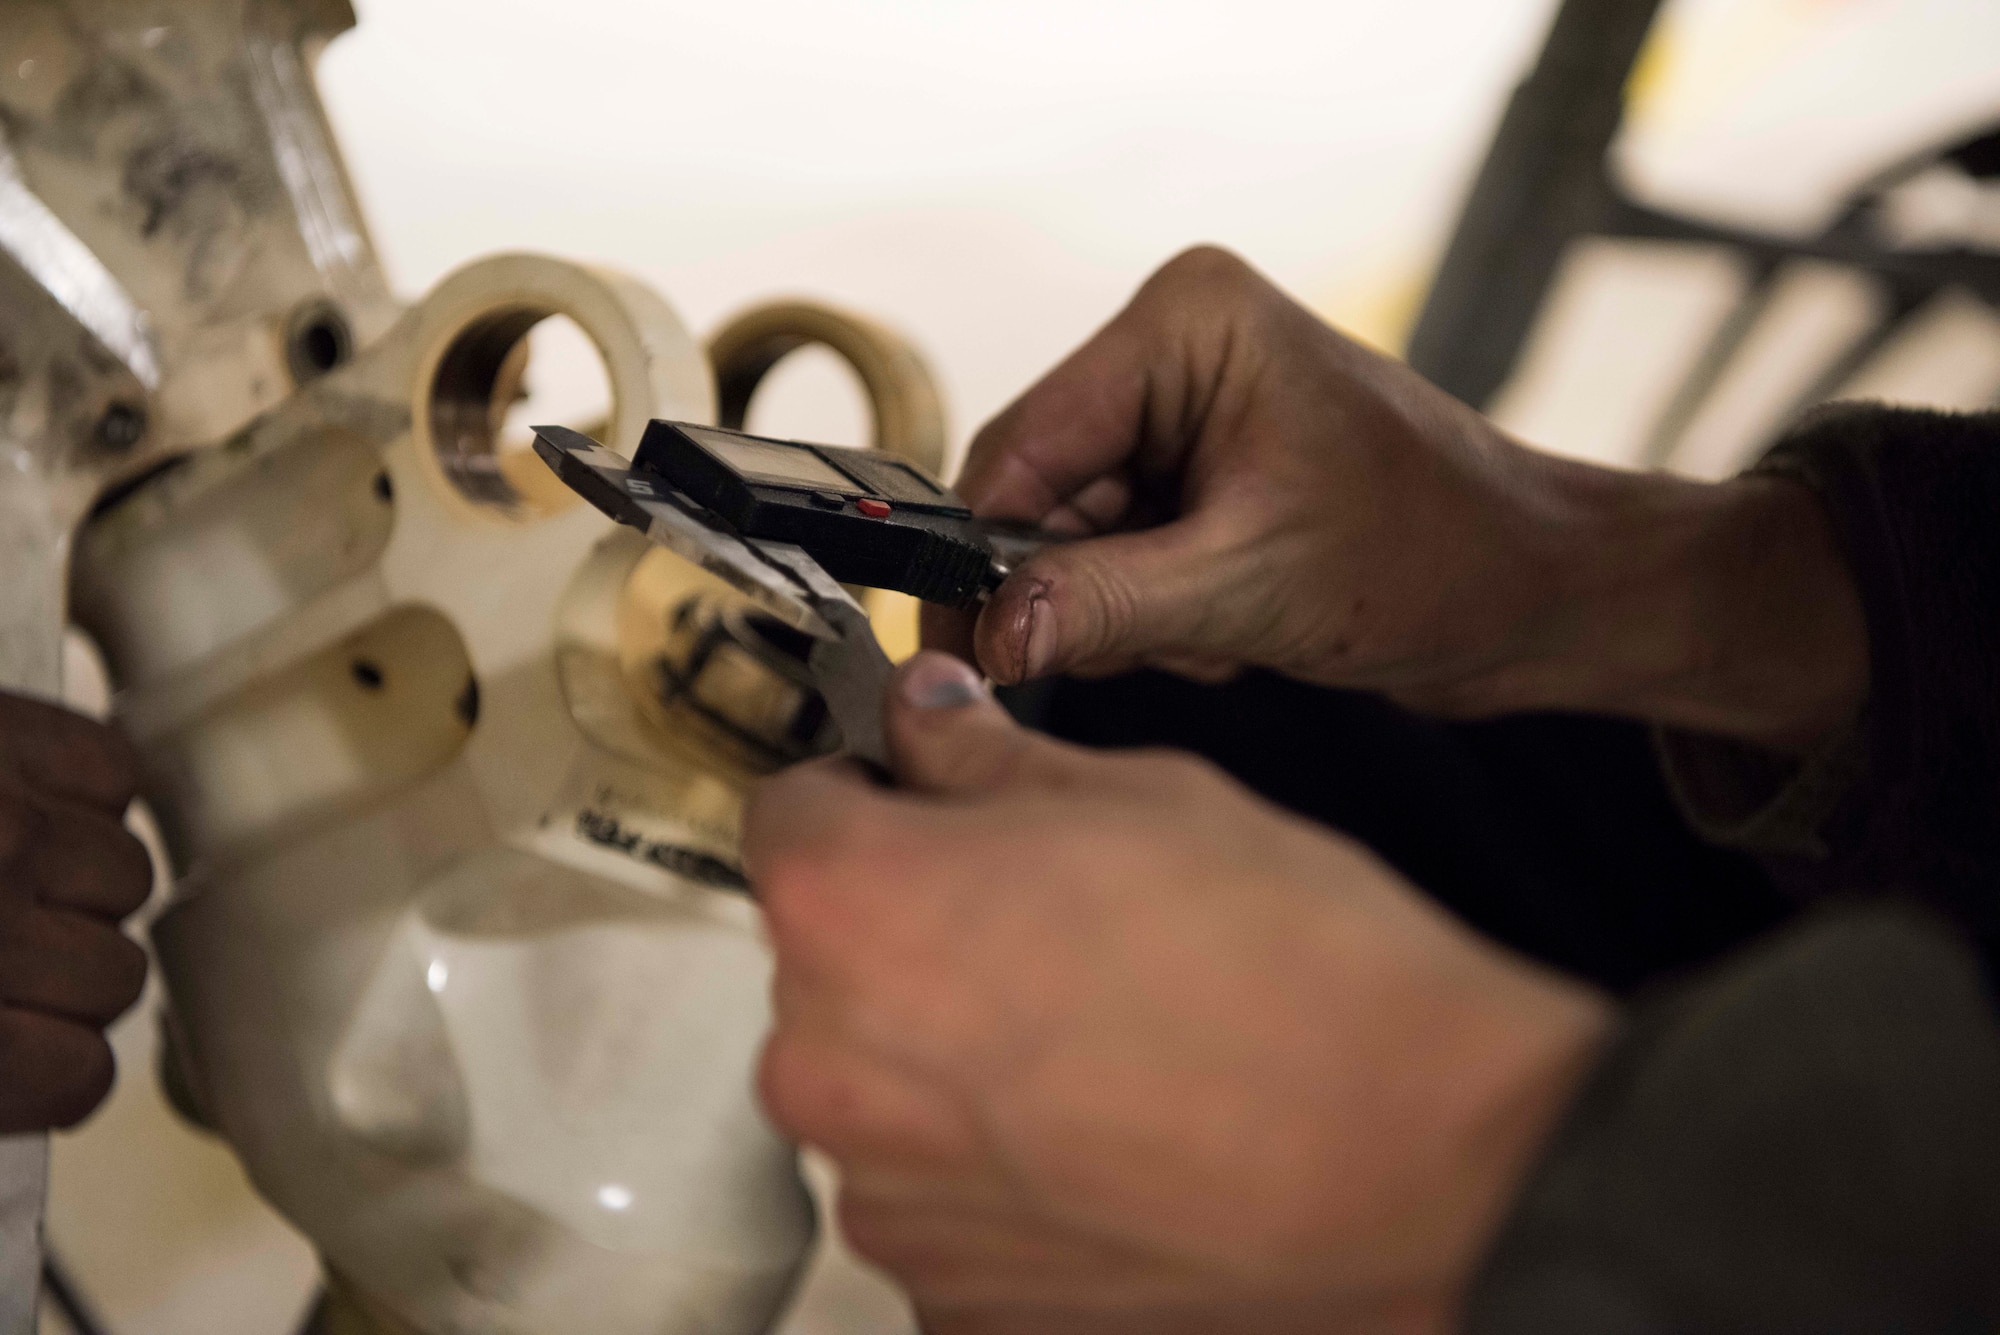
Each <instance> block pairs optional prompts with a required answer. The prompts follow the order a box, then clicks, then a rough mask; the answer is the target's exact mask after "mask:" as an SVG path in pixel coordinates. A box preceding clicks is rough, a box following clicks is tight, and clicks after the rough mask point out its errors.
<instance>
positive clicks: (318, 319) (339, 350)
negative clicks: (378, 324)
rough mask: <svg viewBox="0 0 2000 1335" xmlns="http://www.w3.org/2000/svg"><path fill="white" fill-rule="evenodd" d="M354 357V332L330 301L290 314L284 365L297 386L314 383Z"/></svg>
mask: <svg viewBox="0 0 2000 1335" xmlns="http://www.w3.org/2000/svg"><path fill="white" fill-rule="evenodd" d="M353 356H354V331H353V329H352V328H350V327H349V325H348V323H347V317H346V316H345V315H342V314H341V313H340V308H339V307H338V306H335V305H334V304H333V303H332V302H330V301H309V302H306V303H305V304H304V305H302V306H300V307H299V308H298V309H297V310H296V311H294V312H293V313H292V318H291V321H290V323H289V325H288V326H287V328H286V332H285V364H286V367H287V369H289V370H290V371H291V373H292V379H293V381H294V382H296V383H298V384H301V385H303V384H305V383H307V382H308V381H312V380H317V379H319V378H320V377H321V376H323V375H325V374H326V373H327V372H328V371H331V370H333V369H334V368H335V367H338V366H344V365H345V364H346V363H347V361H348V359H349V358H351V357H353Z"/></svg>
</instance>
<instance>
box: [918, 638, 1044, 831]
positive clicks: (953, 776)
mask: <svg viewBox="0 0 2000 1335" xmlns="http://www.w3.org/2000/svg"><path fill="white" fill-rule="evenodd" d="M882 731H883V735H884V737H885V738H886V739H887V741H888V744H889V762H890V768H891V769H893V770H894V771H895V774H896V783H897V785H898V786H899V787H901V788H905V789H908V790H910V791H912V792H918V793H933V794H937V795H939V796H957V795H961V794H973V793H984V792H991V791H992V790H994V789H997V788H1002V787H1006V786H1008V785H1010V784H1013V783H1017V782H1021V781H1023V780H1026V781H1029V782H1033V781H1036V780H1037V779H1041V780H1053V779H1057V778H1059V777H1060V776H1061V775H1063V774H1066V773H1068V771H1069V769H1070V768H1071V764H1072V757H1071V751H1070V748H1069V747H1066V746H1064V745H1063V744H1062V743H1060V742H1056V741H1053V740H1051V739H1049V738H1047V737H1041V736H1038V735H1036V734H1035V733H1032V732H1029V731H1028V730H1027V729H1026V728H1023V727H1022V726H1021V725H1020V724H1018V723H1016V722H1014V720H1013V719H1012V718H1010V717H1008V714H1007V711H1006V710H1004V709H1002V708H1001V707H1000V704H999V702H998V701H997V700H995V699H994V698H993V695H992V693H991V692H990V691H988V690H987V689H986V684H985V683H984V682H983V681H981V680H980V679H979V674H978V673H977V672H975V671H974V670H973V669H972V668H971V667H969V666H968V665H967V664H966V663H965V662H964V661H963V660H961V659H957V658H953V657H952V656H951V655H950V654H941V653H934V652H930V651H925V652H924V653H920V654H917V655H915V656H914V657H912V658H911V659H910V660H909V661H907V662H906V663H904V664H903V665H902V666H901V667H900V668H898V669H896V675H895V677H894V678H893V679H892V680H891V681H890V683H889V694H888V698H887V699H886V700H885V701H884V702H883V709H882Z"/></svg>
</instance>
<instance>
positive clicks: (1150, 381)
mask: <svg viewBox="0 0 2000 1335" xmlns="http://www.w3.org/2000/svg"><path fill="white" fill-rule="evenodd" d="M1260 281H1261V280H1257V279H1256V276H1255V274H1254V272H1253V271H1252V270H1251V269H1250V268H1249V267H1248V266H1247V265H1245V264H1244V263H1243V262H1242V261H1241V260H1239V259H1237V258H1236V257H1235V256H1233V255H1229V254H1227V253H1226V252H1223V251H1219V250H1215V249H1213V248H1212V247H1200V246H1198V247H1196V248H1195V249H1193V250H1190V251H1187V252H1185V253H1183V254H1181V255H1179V256H1177V257H1176V258H1175V259H1173V260H1171V261H1169V262H1168V263H1167V264H1165V265H1163V266H1161V267H1160V268H1159V269H1158V270H1157V271H1156V272H1154V274H1153V275H1152V276H1151V277H1150V278H1148V279H1147V280H1146V281H1145V283H1144V284H1142V285H1141V286H1140V288H1139V290H1138V292H1137V293H1135V294H1134V295H1133V297H1132V300H1131V301H1129V302H1127V303H1126V305H1125V308H1124V309H1123V310H1121V311H1119V312H1118V314H1117V315H1116V316H1114V317H1113V318H1112V319H1111V321H1110V323H1108V324H1106V325H1105V326H1104V327H1103V328H1102V329H1100V330H1098V331H1097V332H1096V333H1095V334H1094V335H1092V336H1091V337H1090V338H1089V339H1088V340H1087V341H1086V342H1085V343H1084V344H1083V346H1082V347H1080V348H1078V349H1077V350H1076V351H1075V352H1073V353H1071V354H1070V355H1069V356H1068V357H1067V358H1065V359H1064V360H1063V361H1062V363H1061V364H1059V365H1058V366H1057V367H1056V368H1055V369H1054V370H1053V371H1050V372H1049V373H1048V374H1047V375H1046V376H1044V377H1042V379H1041V380H1040V381H1039V382H1037V383H1036V384H1035V385H1034V386H1033V387H1032V388H1030V389H1029V390H1028V391H1027V392H1026V393H1025V394H1023V395H1021V397H1020V398H1018V399H1016V400H1015V401H1014V402H1013V403H1011V404H1009V405H1008V406H1007V407H1006V408H1005V409H1004V410H1002V411H1001V413H1000V414H999V415H998V416H997V417H995V418H994V419H993V420H992V421H991V422H989V423H988V424H987V425H986V426H985V427H984V428H983V429H982V430H981V431H980V432H979V434H978V435H977V436H975V437H974V438H973V442H972V448H971V451H970V452H969V453H968V454H967V456H966V462H965V468H964V469H963V471H962V472H961V473H960V475H959V479H958V483H957V489H958V493H959V495H961V496H963V497H964V498H965V499H966V502H967V503H968V504H969V505H971V506H972V508H973V509H974V510H975V511H976V512H977V513H979V514H981V515H985V516H987V517H990V518H995V519H1020V520H1028V521H1032V522H1042V521H1044V520H1045V519H1046V518H1047V517H1048V516H1049V515H1050V513H1051V512H1052V511H1055V510H1056V509H1057V508H1058V507H1060V506H1062V505H1064V504H1065V503H1067V502H1070V501H1071V500H1072V499H1073V498H1077V497H1078V495H1079V493H1082V492H1084V491H1085V490H1086V489H1087V488H1089V487H1090V485H1091V484H1092V483H1094V482H1097V481H1099V480H1100V479H1106V478H1110V477H1112V476H1113V475H1115V474H1117V473H1119V472H1120V471H1121V470H1122V471H1123V472H1124V473H1125V474H1126V475H1127V476H1126V477H1125V479H1124V484H1125V489H1126V491H1127V492H1128V493H1129V492H1130V491H1131V490H1134V489H1137V488H1140V487H1143V486H1144V484H1146V483H1147V482H1149V481H1158V480H1163V479H1168V478H1171V477H1172V476H1174V475H1176V474H1178V473H1179V471H1180V469H1181V467H1182V465H1183V463H1184V461H1185V459H1186V456H1187V453H1188V451H1189V450H1190V449H1191V448H1192V446H1193V442H1194V440H1195V439H1196V438H1197V437H1198V436H1199V435H1200V433H1201V430H1202V419H1203V417H1204V415H1205V414H1206V412H1207V411H1208V409H1209V407H1210V406H1211V403H1210V400H1211V398H1212V391H1213V388H1214V383H1215V380H1216V377H1217V376H1219V375H1220V374H1221V373H1222V372H1223V371H1224V369H1225V368H1226V366H1227V364H1228V362H1229V359H1230V352H1231V348H1232V346H1233V345H1234V344H1235V342H1236V335H1235V326H1236V324H1237V323H1238V315H1239V314H1240V308H1241V305H1242V299H1243V297H1244V296H1245V294H1246V292H1248V291H1250V290H1251V288H1252V286H1253V285H1254V284H1256V283H1258V282H1260ZM1076 508H1077V509H1079V510H1081V511H1083V512H1084V517H1085V518H1087V519H1090V520H1094V521H1098V522H1094V523H1093V524H1092V525H1091V526H1092V527H1094V528H1096V529H1098V530H1100V531H1101V530H1102V529H1104V528H1106V527H1109V525H1107V524H1105V523H1103V522H1101V516H1100V515H1096V514H1092V513H1090V512H1091V511H1092V510H1093V509H1094V508H1096V507H1093V506H1090V505H1080V506H1078V507H1076Z"/></svg>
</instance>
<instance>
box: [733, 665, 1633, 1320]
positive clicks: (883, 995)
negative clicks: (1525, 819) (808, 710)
mask: <svg viewBox="0 0 2000 1335" xmlns="http://www.w3.org/2000/svg"><path fill="white" fill-rule="evenodd" d="M887 729H888V737H889V743H890V750H891V752H892V755H893V757H894V762H895V771H896V776H897V779H898V780H899V783H900V785H901V786H900V787H899V788H896V789H893V790H892V789H889V788H885V787H881V786H878V785H877V784H875V783H873V782H871V781H870V779H869V778H868V777H867V776H866V775H865V774H864V773H863V772H862V771H861V770H860V769H859V768H858V767H856V766H854V765H853V764H852V763H851V762H842V761H821V762H817V763H814V764H810V765H805V766H801V767H799V768H796V769H794V770H791V771H789V772H787V773H785V774H783V775H781V776H779V777H777V778H774V779H772V780H769V781H767V782H766V783H765V785H764V786H763V787H762V788H761V789H760V790H759V791H758V793H757V795H756V797H755V799H754V800H753V802H752V804H751V808H750V811H749V815H748V819H747V830H746V836H745V850H744V851H745V856H746V859H747V862H748V866H749V870H750V876H751V881H752V884H753V885H754V887H755V889H756V891H757V893H758V895H759V896H760V898H761V899H762V901H763V904H764V908H765V912H766V914H767V917H768V923H769V930H770V934H771V939H772V942H773V944H774V946H775V949H776V954H777V978H776V1011H777V1023H776V1028H775V1030H774V1032H773V1034H772V1036H771V1038H770V1041H769V1044H768V1046H767V1048H766V1050H765V1052H764V1056H763V1061H762V1065H761V1068H760V1072H759V1087H760V1092H761V1094H762V1097H763V1099H764V1103H765V1106H766V1108H767V1109H768V1110H769V1112H770V1114H771V1116H772V1118H773V1119H774V1121H775V1122H776V1123H777V1124H778V1125H779V1126H780V1127H781V1128H783V1129H784V1130H786V1131H787V1132H789V1133H790V1134H792V1135H793V1136H795V1137H796V1138H798V1139H799V1140H801V1141H803V1142H805V1143H807V1144H810V1145H814V1146H817V1147H818V1148H820V1149H821V1150H823V1151H824V1152H826V1153H827V1154H828V1155H830V1156H831V1157H832V1158H833V1159H834V1160H835V1162H836V1163H837V1164H838V1165H839V1167H840V1169H841V1176H842V1190H841V1197H840V1218H841V1222H842V1223H843V1224H844V1226H845V1228H846V1231H847V1234H848V1236H849V1238H850V1240H851V1241H852V1242H853V1244H854V1246H855V1247H856V1248H857V1249H858V1250H859V1251H860V1252H861V1253H862V1254H863V1255H864V1256H867V1257H869V1258H871V1259H873V1260H874V1261H876V1262H877V1263H878V1264H880V1265H882V1266H883V1267H885V1268H886V1269H887V1270H888V1271H889V1272H890V1273H891V1274H892V1275H893V1276H895V1277H896V1278H897V1279H898V1280H900V1281H901V1282H902V1283H903V1284H904V1285H905V1286H906V1287H907V1288H908V1290H909V1292H910V1294H911V1296H912V1298H913V1300H914V1301H915V1303H916V1305H917V1308H918V1311H919V1313H920V1315H921V1316H922V1318H923V1320H924V1322H925V1325H926V1328H927V1329H928V1330H930V1331H932V1332H971V1331H978V1332H998V1331H1017V1330H1018V1331H1021V1332H1030V1331H1032V1332H1036V1333H1037V1335H1048V1333H1049V1332H1061V1331H1071V1330H1092V1331H1097V1330H1108V1331H1123V1330H1128V1329H1129V1330H1132V1331H1140V1330H1143V1331H1147V1332H1162V1331H1179V1330H1188V1331H1204V1332H1207V1331H1217V1330H1228V1329H1243V1330H1256V1331H1259V1332H1264V1333H1266V1335H1268V1333H1269V1332H1275V1331H1283V1330H1289V1329H1298V1330H1311V1331H1316V1332H1317V1331H1362V1330H1371V1331H1372V1330H1394V1331H1416V1330H1437V1329H1443V1328H1445V1327H1446V1326H1447V1325H1448V1324H1449V1322H1450V1321H1451V1320H1452V1319H1453V1316H1454V1313H1455V1310H1456V1305H1457V1302H1458V1300H1459V1297H1460V1295H1461V1294H1462V1292H1463V1289H1464V1287H1465V1285H1466V1283H1467V1282H1468V1281H1469V1279H1470V1278H1471V1275H1472V1273H1473V1270H1474V1268H1475V1267H1476V1265H1477V1263H1478V1261H1479V1258H1480V1256H1481V1253H1482V1250H1483V1248H1484V1246H1485V1244H1486V1242H1487V1240H1488V1238H1489V1236H1490V1234H1491V1233H1492V1231H1493V1230H1494V1229H1495V1227H1496V1226H1497V1223H1498V1220H1499V1218H1500V1216H1501V1214H1502V1212H1503V1211H1504V1209H1505V1207H1506V1204H1507V1202H1508V1200H1509V1198H1510V1196H1511V1194H1512V1192H1513V1190H1514V1188H1515V1187H1516V1185H1517V1184H1518V1182H1519V1181H1520V1180H1521V1178H1522V1177H1523V1175H1524V1174H1525V1172H1526V1171H1527V1168H1528V1166H1529V1163H1530V1161H1531V1160H1532V1158H1533V1157H1534V1155H1535V1153H1536V1151H1537V1149H1538V1147H1539V1146H1540V1144H1541V1143H1542V1141H1543V1140H1544V1139H1545V1138H1546V1136H1547V1135H1548V1134H1549V1132H1550V1130H1551V1129H1552V1127H1553V1124H1554V1122H1555V1120H1556V1119H1557V1118H1558V1117H1559V1116H1560V1114H1561V1112H1562V1110H1563V1108H1564V1107H1565V1105H1566V1103H1567V1101H1568V1100H1569V1098H1570V1097H1571V1094H1572V1092H1573V1090H1574V1088H1575V1085H1576V1082H1577V1081H1578V1079H1579V1078H1580V1076H1581V1073H1582V1072H1583V1070H1584V1068H1585V1067H1586V1065H1587V1064H1588V1061H1589V1059H1590V1054H1591V1053H1592V1051H1593V1050H1594V1048H1595V1047H1596V1045H1597V1043H1598V1041H1599V1039H1600V1037H1601V1036H1602V1034H1603V1032H1604V1030H1605V1027H1606V1025H1607V1023H1608V1017H1609V1008H1608V1005H1607V1003H1606V1002H1605V1001H1604V1000H1603V999H1602V998H1600V997H1599V996H1597V995H1596V994H1594V993H1592V992H1590V991H1589V990H1587V989H1585V988H1583V987H1581V986H1579V985H1576V984H1574V983H1571V982H1569V981H1567V980H1564V979H1562V978H1559V977H1556V976H1553V975H1551V974H1549V973H1547V972H1545V971H1543V970H1541V969H1539V968H1537V967H1535V966H1533V965H1531V964H1529V963H1527V962H1525V961H1523V960H1521V959H1518V958H1516V957H1514V956H1511V955H1509V954H1508V953H1506V952H1504V951H1503V950H1501V949H1499V948H1498V947H1496V946H1493V945H1491V944H1490V943H1487V942H1485V941H1483V940H1482V939H1480V938H1479V937H1477V936H1475V935H1473V934H1472V933H1471V932H1470V931H1469V930H1467V929H1466V928H1464V927H1462V926H1460V925H1459V924H1458V923H1456V922H1455V921H1454V920H1452V919H1451V918H1449V917H1447V916H1446V915H1445V914H1444V913H1443V912H1442V911H1441V910H1439V909H1438V908H1436V907H1434V906H1433V905H1431V904H1430V903H1428V902H1427V901H1426V900H1424V899H1423V898H1422V897H1421V896H1420V895H1419V894H1417V893H1416V892H1415V891H1414V890H1413V889H1412V888H1411V887H1409V886H1408V885H1406V884H1405V883H1403V882H1402V881H1401V880H1400V879H1399V878H1398V877H1397V876H1396V875H1395V874H1394V873H1393V872H1391V871H1390V870H1388V869H1387V868H1386V867H1384V866H1382V865H1381V864H1380V863H1378V862H1377V861H1375V860H1374V859H1373V858H1372V857H1371V856H1369V854H1368V853H1367V852H1366V851H1365V850H1363V849H1361V848H1359V847H1357V846H1356V845H1354V844H1352V843H1350V842H1348V841H1346V840H1343V839H1341V838H1339V837H1337V836H1334V835H1332V834H1330V833H1328V832H1326V831H1324V830H1321V829H1319V828H1317V827H1314V826H1310V825H1308V824H1306V823H1304V822H1302V821H1299V820H1297V819H1294V818H1292V817H1290V816H1287V815H1285V814H1284V813H1282V812H1280V811H1278V810H1276V809H1274V808H1271V807H1269V806H1267V805H1265V804H1264V803H1262V802H1260V801H1259V800H1258V799H1256V798H1255V797H1253V796H1252V795H1250V794H1248V793H1246V792H1244V791H1243V790H1242V789H1240V788H1238V787H1237V786H1236V785H1235V784H1233V783H1232V782H1230V781H1229V780H1228V779H1226V778H1224V777H1223V776H1222V775H1220V774H1218V773H1215V772H1214V771H1212V770H1210V769H1209V768H1208V767H1206V766H1205V765H1203V764H1201V763H1200V762H1198V761H1195V760H1192V759H1190V758H1187V757H1183V756H1176V755H1171V754H1163V753H1152V754H1128V755H1122V756H1111V755H1099V754H1093V753H1090V752H1086V751H1082V750H1078V749H1076V748H1073V747H1069V746H1066V745H1063V744H1060V743H1057V742H1054V741H1051V740H1049V739H1046V738H1041V737H1037V736H1034V735H1032V734H1029V733H1027V732H1024V731H1022V730H1021V729H1019V728H1017V727H1016V726H1015V725H1014V724H1013V723H1012V722H1011V721H1010V720H1008V719H1007V717H1006V715H1005V714H1004V713H1003V712H1002V711H1001V710H1000V708H999V707H998V706H997V705H996V704H995V703H993V702H992V700H991V699H990V698H989V697H988V696H987V695H986V694H985V692H984V691H983V689H982V688H981V687H980V685H979V683H978V681H977V679H976V678H975V677H973V676H972V674H971V673H970V671H969V670H968V669H966V668H965V667H964V666H963V665H962V664H960V663H959V662H957V661H956V660H954V659H951V658H948V657H946V656H944V655H941V654H922V655H919V656H918V657H917V658H916V659H914V660H912V661H911V662H910V663H908V664H906V665H905V666H904V667H903V669H902V670H901V671H900V672H899V674H898V677H897V682H896V685H895V686H894V687H892V689H891V692H890V700H889V703H888V716H887Z"/></svg>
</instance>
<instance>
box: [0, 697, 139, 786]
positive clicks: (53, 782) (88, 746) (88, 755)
mask: <svg viewBox="0 0 2000 1335" xmlns="http://www.w3.org/2000/svg"><path fill="white" fill-rule="evenodd" d="M0 769H4V770H5V771H6V772H7V773H10V774H12V775H13V776H14V777H15V778H17V779H19V780H20V781H21V783H22V784H23V785H25V786H26V787H28V788H30V789H32V790H33V791H35V792H38V793H41V794H43V795H44V796H47V797H53V798H56V799H59V800H62V801H69V802H77V803H80V804H82V805H84V806H87V807H92V808H95V809H96V810H99V811H104V812H109V813H110V814H112V815H121V814H123V812H124V810H125V808H126V807H127V806H129V805H130V804H131V801H132V799H133V798H134V797H135V796H137V794H138V791H139V760H138V756H137V754H136V753H135V752H134V751H133V749H132V744H131V743H130V742H128V741H126V740H125V737H124V734H122V733H120V732H118V731H117V730H116V729H115V728H111V727H108V726H106V725H105V724H102V723H99V722H97V721H96V720H95V719H89V718H85V717H84V716H83V715H82V714H79V713H76V712H75V711H74V710H70V709H65V708H63V707H62V706H61V705H56V704H50V703H48V702H46V701H42V700H32V699H29V698H28V697H26V696H20V695H10V694H5V693H0Z"/></svg>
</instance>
